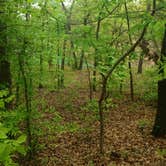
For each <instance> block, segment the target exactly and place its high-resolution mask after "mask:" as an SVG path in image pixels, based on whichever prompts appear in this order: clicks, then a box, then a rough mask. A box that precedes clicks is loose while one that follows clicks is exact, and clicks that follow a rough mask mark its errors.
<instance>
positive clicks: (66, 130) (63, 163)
mask: <svg viewBox="0 0 166 166" xmlns="http://www.w3.org/2000/svg"><path fill="white" fill-rule="evenodd" d="M87 80H88V79H87V75H86V73H85V72H84V73H83V72H81V71H78V72H77V74H76V75H74V76H73V78H72V80H71V81H70V84H68V85H67V86H66V87H65V88H64V89H60V90H51V91H50V90H48V89H40V90H39V92H38V98H39V100H40V104H39V105H38V110H39V113H40V115H41V116H40V118H39V120H38V121H37V123H36V122H35V123H36V128H38V129H40V135H39V137H38V142H39V145H40V146H38V147H37V148H38V150H37V152H36V153H35V154H34V159H33V160H32V162H31V164H29V165H32V166H35V165H36V166H123V165H124V166H128V165H129V166H130V165H131V166H162V165H163V166H164V165H166V141H165V140H164V139H161V138H160V139H159V138H158V139H156V138H154V137H153V136H152V135H151V131H152V128H153V123H154V120H155V114H156V105H157V104H156V101H145V100H143V99H142V98H140V96H139V97H138V95H137V96H136V97H135V101H134V102H132V101H131V100H130V95H129V94H127V93H126V92H125V93H124V94H123V95H121V96H114V97H112V104H111V105H110V109H109V111H105V113H104V114H105V135H104V137H105V138H104V151H105V154H104V156H102V157H101V156H100V154H99V145H98V144H99V121H98V113H97V111H96V109H95V106H96V103H95V100H94V101H93V102H91V103H90V102H89V99H88V96H89V95H88V94H89V92H88V81H87ZM117 93H118V92H117ZM97 96H98V94H95V98H96V99H97Z"/></svg>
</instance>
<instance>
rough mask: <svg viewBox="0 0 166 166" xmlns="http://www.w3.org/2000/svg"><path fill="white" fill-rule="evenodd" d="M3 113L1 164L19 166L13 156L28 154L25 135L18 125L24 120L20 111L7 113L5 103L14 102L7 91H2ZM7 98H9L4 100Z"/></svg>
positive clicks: (0, 148)
mask: <svg viewBox="0 0 166 166" xmlns="http://www.w3.org/2000/svg"><path fill="white" fill-rule="evenodd" d="M0 95H1V99H0V103H3V104H1V111H0V163H1V164H3V165H5V166H10V165H11V166H12V165H13V166H14V165H17V164H16V163H15V162H14V161H13V160H12V157H13V155H14V154H15V153H16V152H18V153H20V154H22V155H25V154H26V149H25V146H24V145H23V143H25V141H26V135H24V134H23V133H22V132H21V131H20V129H19V128H18V123H19V122H20V121H21V120H22V116H21V114H20V113H18V111H17V110H16V111H15V110H13V111H9V110H8V111H7V110H6V109H5V104H4V103H9V102H11V101H12V100H13V97H12V96H9V97H7V96H8V91H7V90H1V91H0ZM4 97H7V98H4Z"/></svg>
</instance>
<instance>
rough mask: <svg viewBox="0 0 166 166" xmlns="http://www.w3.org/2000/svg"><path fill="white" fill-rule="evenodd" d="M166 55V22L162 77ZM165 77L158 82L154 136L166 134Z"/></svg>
mask: <svg viewBox="0 0 166 166" xmlns="http://www.w3.org/2000/svg"><path fill="white" fill-rule="evenodd" d="M165 57H166V24H165V33H164V37H163V41H162V47H161V63H160V64H161V65H160V66H159V69H160V70H159V72H160V74H162V76H163V77H164V74H165V73H164V68H163V65H164V59H165ZM165 99H166V79H163V80H160V81H159V82H158V109H157V114H156V120H155V124H154V127H153V131H152V134H153V135H154V136H155V137H162V136H165V135H166V120H165V119H166V102H165Z"/></svg>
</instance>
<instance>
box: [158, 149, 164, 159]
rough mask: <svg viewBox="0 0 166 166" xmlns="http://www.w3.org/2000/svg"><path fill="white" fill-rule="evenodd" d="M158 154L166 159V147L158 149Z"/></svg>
mask: <svg viewBox="0 0 166 166" xmlns="http://www.w3.org/2000/svg"><path fill="white" fill-rule="evenodd" d="M157 155H158V156H159V157H160V158H162V159H164V158H165V157H166V149H158V150H157Z"/></svg>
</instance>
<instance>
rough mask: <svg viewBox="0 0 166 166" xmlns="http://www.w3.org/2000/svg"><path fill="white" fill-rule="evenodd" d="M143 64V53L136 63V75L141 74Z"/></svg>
mask: <svg viewBox="0 0 166 166" xmlns="http://www.w3.org/2000/svg"><path fill="white" fill-rule="evenodd" d="M143 62H144V55H143V52H142V53H141V54H140V57H139V62H138V71H137V73H138V74H142V67H143Z"/></svg>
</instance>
